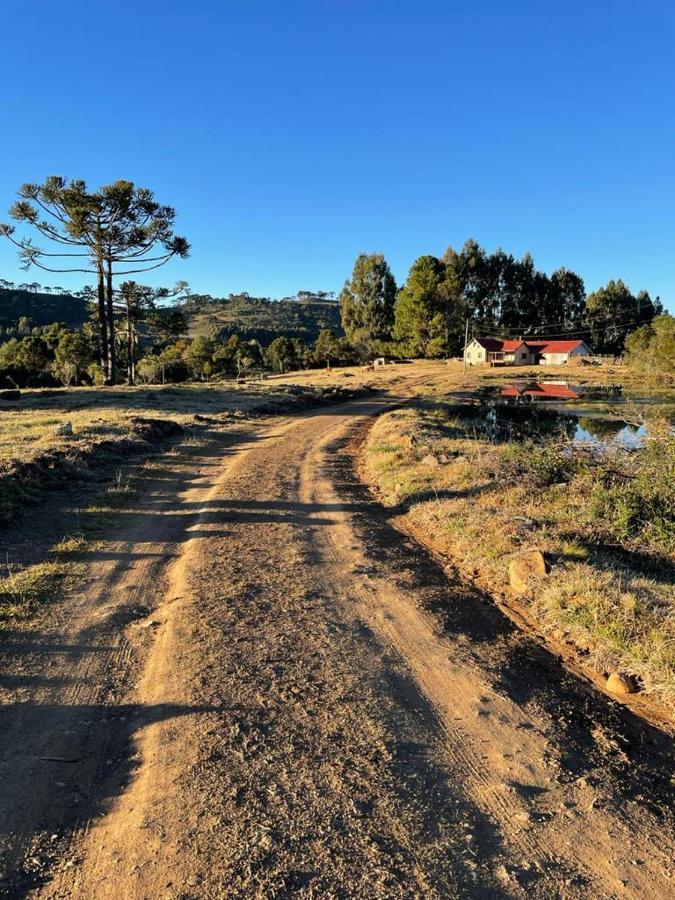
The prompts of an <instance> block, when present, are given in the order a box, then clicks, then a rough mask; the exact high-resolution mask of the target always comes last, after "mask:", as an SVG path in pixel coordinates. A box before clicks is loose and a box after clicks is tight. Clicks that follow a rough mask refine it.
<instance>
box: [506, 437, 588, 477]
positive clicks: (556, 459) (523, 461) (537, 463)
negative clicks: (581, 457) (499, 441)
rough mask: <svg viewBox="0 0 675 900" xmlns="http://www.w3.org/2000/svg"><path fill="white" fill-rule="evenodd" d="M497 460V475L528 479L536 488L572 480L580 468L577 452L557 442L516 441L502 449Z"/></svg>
mask: <svg viewBox="0 0 675 900" xmlns="http://www.w3.org/2000/svg"><path fill="white" fill-rule="evenodd" d="M497 460H498V463H497V467H498V471H497V472H496V473H495V474H496V476H497V477H500V478H504V479H506V480H508V481H511V482H513V481H523V480H524V481H527V482H528V483H529V484H531V485H532V486H534V487H548V486H549V485H551V484H557V483H558V482H564V481H569V480H570V478H571V477H572V476H573V475H574V473H575V471H576V468H577V466H576V462H575V459H574V457H573V455H572V454H571V453H570V452H568V450H567V448H565V447H564V446H563V445H561V444H558V443H555V442H546V443H544V444H537V443H535V442H534V441H532V440H525V441H513V442H512V443H509V444H505V445H504V446H503V447H502V448H501V449H500V453H499V456H498V457H497Z"/></svg>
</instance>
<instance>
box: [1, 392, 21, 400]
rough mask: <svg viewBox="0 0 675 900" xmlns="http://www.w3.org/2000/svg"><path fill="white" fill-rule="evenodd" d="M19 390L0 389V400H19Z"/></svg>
mask: <svg viewBox="0 0 675 900" xmlns="http://www.w3.org/2000/svg"><path fill="white" fill-rule="evenodd" d="M20 399H21V391H0V400H20Z"/></svg>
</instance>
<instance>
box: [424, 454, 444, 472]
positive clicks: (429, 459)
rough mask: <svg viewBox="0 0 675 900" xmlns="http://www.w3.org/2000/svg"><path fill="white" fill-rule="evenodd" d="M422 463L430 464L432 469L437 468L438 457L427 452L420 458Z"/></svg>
mask: <svg viewBox="0 0 675 900" xmlns="http://www.w3.org/2000/svg"><path fill="white" fill-rule="evenodd" d="M422 463H423V464H424V465H425V466H431V467H432V468H433V469H435V468H437V467H438V466H439V465H440V463H439V461H438V459H437V458H436V457H435V456H434V454H433V453H427V455H426V456H425V457H424V458H423V459H422Z"/></svg>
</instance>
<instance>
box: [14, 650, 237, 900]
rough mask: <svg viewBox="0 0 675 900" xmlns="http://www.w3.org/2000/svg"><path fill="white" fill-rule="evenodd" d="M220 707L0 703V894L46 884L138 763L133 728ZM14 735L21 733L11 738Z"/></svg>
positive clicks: (216, 710) (214, 711)
mask: <svg viewBox="0 0 675 900" xmlns="http://www.w3.org/2000/svg"><path fill="white" fill-rule="evenodd" d="M54 652H56V651H54ZM220 712H222V710H221V709H220V708H218V707H214V706H182V705H179V704H171V703H161V704H156V705H152V706H145V705H140V704H122V705H115V704H114V703H111V704H107V703H95V704H91V705H87V704H81V705H79V704H75V705H72V706H66V705H63V704H50V703H32V702H26V703H10V704H6V705H4V706H2V707H0V731H1V732H2V734H3V735H4V746H5V748H6V749H5V752H4V754H3V758H2V770H3V772H4V777H3V790H2V793H1V794H0V848H1V849H0V865H1V867H2V872H1V876H0V892H2V894H3V896H11V897H12V898H24V897H27V896H29V895H30V894H31V893H32V892H34V891H35V890H37V889H38V888H40V887H41V886H43V885H45V884H46V883H48V881H49V880H50V877H51V874H50V868H51V867H50V862H51V860H53V859H56V858H57V856H59V855H60V854H61V853H63V851H64V849H66V848H67V846H68V842H69V840H70V835H71V834H72V833H73V831H74V830H75V829H77V828H82V827H84V826H85V824H86V823H87V822H88V821H89V820H91V819H92V818H99V817H100V816H102V815H103V814H104V813H105V812H106V811H107V810H108V809H109V807H110V805H111V803H112V802H113V801H114V800H115V799H116V798H117V797H118V796H119V795H120V794H121V793H122V792H123V791H124V789H125V787H126V786H127V785H128V784H129V782H130V780H131V778H132V777H133V774H134V771H135V769H136V767H137V765H138V758H137V754H136V751H135V738H136V735H137V734H138V733H139V732H140V731H142V730H143V729H144V728H147V727H148V726H150V725H153V724H155V723H157V722H166V721H168V720H173V719H180V718H182V717H186V716H204V715H211V714H217V713H220ZM37 723H39V727H36V724H37ZM21 735H24V736H27V737H26V739H24V740H23V741H22V740H19V736H21ZM31 738H32V739H31ZM28 786H30V787H29V789H28V790H27V787H28Z"/></svg>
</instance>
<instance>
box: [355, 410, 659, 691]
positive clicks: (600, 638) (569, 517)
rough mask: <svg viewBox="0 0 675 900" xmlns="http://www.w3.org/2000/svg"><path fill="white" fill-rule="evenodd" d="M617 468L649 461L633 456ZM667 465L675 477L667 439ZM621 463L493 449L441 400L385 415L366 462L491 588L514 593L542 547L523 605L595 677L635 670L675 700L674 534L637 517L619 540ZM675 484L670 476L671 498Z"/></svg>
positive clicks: (421, 529) (408, 514)
mask: <svg viewBox="0 0 675 900" xmlns="http://www.w3.org/2000/svg"><path fill="white" fill-rule="evenodd" d="M658 453H660V451H658V452H657V455H658ZM430 455H433V456H434V457H435V458H436V460H437V461H438V463H439V464H438V465H434V464H433V463H430V462H429V456H430ZM425 458H426V460H427V461H426V462H425ZM620 464H621V465H622V467H624V468H625V467H626V466H633V467H634V468H635V469H636V471H639V469H640V467H641V466H646V467H648V466H649V465H651V463H650V462H649V460H647V458H646V457H645V458H644V462H643V461H641V459H640V457H639V456H638V455H635V456H634V457H633V458H632V460H631V461H630V462H627V461H626V460H622V461H621V463H620ZM665 464H666V465H668V466H670V471H671V472H675V442H674V441H673V439H672V438H671V439H670V443H669V444H668V445H667V447H666V449H665ZM615 465H616V461H614V460H608V462H607V463H606V464H605V465H600V466H598V467H595V466H586V465H580V466H578V467H576V466H570V467H569V468H566V463H565V460H564V457H563V459H562V462H561V459H560V457H559V456H558V455H557V450H554V449H553V448H548V449H547V448H538V447H536V446H531V445H529V444H526V445H522V446H517V445H514V444H503V445H493V444H489V443H487V442H486V441H483V440H480V439H476V437H475V435H474V433H473V429H472V427H468V426H467V424H466V423H465V421H464V417H463V416H458V415H456V414H454V413H453V411H452V410H448V408H447V407H442V406H431V407H426V408H421V409H406V410H401V411H397V412H393V413H390V414H387V415H385V416H383V417H382V418H381V419H380V420H379V421H378V422H377V424H376V425H375V427H374V428H373V430H372V432H371V434H370V438H369V441H368V444H367V448H366V453H365V458H364V467H365V474H366V478H367V479H368V480H369V481H370V483H371V484H373V485H375V486H376V487H377V489H378V491H379V493H380V495H381V496H382V497H383V499H384V502H385V503H386V504H387V505H390V506H393V507H396V506H400V508H401V509H402V510H403V511H404V515H405V520H406V521H407V523H408V525H409V526H410V527H411V528H412V529H413V530H415V531H417V532H418V533H420V534H422V535H423V536H424V537H425V538H427V539H428V540H429V541H430V542H431V543H432V544H433V545H434V546H435V547H436V548H437V549H438V550H440V551H441V552H442V553H443V554H445V555H447V556H448V557H450V558H451V559H452V560H453V562H454V563H455V565H456V566H457V567H458V569H459V570H460V572H461V573H462V574H463V575H464V576H465V577H466V578H468V579H471V580H472V581H473V582H474V583H476V584H478V586H480V587H481V588H483V589H484V590H486V591H487V592H489V593H492V594H493V595H495V596H497V597H503V598H510V590H509V574H508V570H509V562H510V560H511V559H513V558H514V556H516V555H518V553H519V552H521V551H522V550H523V549H526V548H529V547H536V548H539V549H541V550H542V551H544V552H545V554H546V555H547V558H548V560H549V561H550V562H552V563H553V566H552V569H551V572H550V574H549V575H548V576H547V577H546V578H545V579H543V580H542V581H541V582H538V583H534V584H532V588H531V592H530V595H529V596H528V597H527V598H526V599H525V600H523V601H522V604H523V608H524V610H525V611H526V613H527V614H528V617H529V618H530V619H532V620H533V621H534V622H535V623H536V624H537V626H538V627H539V628H540V630H541V631H542V633H544V634H548V635H550V636H552V637H554V638H555V639H557V640H558V641H559V640H560V639H562V640H565V641H568V642H572V644H573V645H574V646H575V647H576V648H577V650H578V652H579V653H580V655H581V657H582V658H583V660H584V661H586V662H588V663H590V665H591V667H592V669H594V670H595V671H597V672H598V673H602V674H605V675H606V674H608V673H609V672H611V671H613V670H619V671H621V672H624V673H627V674H630V675H632V676H635V677H636V678H637V679H638V681H639V683H640V685H641V687H642V689H643V691H645V692H647V693H650V694H652V695H654V696H656V697H658V698H659V699H660V700H662V701H666V702H668V703H670V704H673V703H675V600H674V591H673V586H674V585H675V568H674V567H673V564H674V563H675V532H673V531H672V530H671V531H670V532H668V531H667V528H668V526H667V523H666V533H664V532H662V531H659V530H658V528H657V529H656V530H655V529H654V528H652V527H651V524H650V523H647V524H644V523H641V522H637V523H635V524H634V526H633V528H632V533H629V534H627V535H625V536H619V535H617V533H616V528H617V527H618V525H617V523H618V521H619V519H618V518H617V515H616V506H617V505H618V506H619V507H620V506H621V504H622V503H624V505H625V504H626V503H628V502H629V500H630V498H626V497H625V496H624V494H625V492H626V491H631V490H632V491H633V492H635V491H634V489H633V488H630V487H622V486H621V485H620V484H617V485H614V486H613V487H612V488H611V489H610V490H609V497H610V498H611V499H612V503H613V504H614V507H613V508H610V509H608V510H606V511H605V510H603V503H602V502H601V501H602V500H603V491H605V488H604V487H603V484H604V483H605V482H606V478H607V470H608V469H610V468H611V467H614V466H615ZM660 466H661V464H658V465H657V467H656V468H655V469H654V470H653V471H652V472H650V471H647V472H646V477H645V481H646V482H647V483H649V484H651V483H652V482H653V481H654V480H655V479H657V480H658V478H659V477H660V476H658V475H655V474H654V473H655V472H659V471H660V470H661V468H660ZM610 477H611V476H610ZM670 480H671V479H670V478H669V476H668V474H667V473H664V474H663V478H662V483H661V485H660V487H661V489H662V491H665V493H666V494H668V492H669V491H670V488H669V487H668V483H669V481H670ZM624 481H625V480H624ZM627 484H628V485H634V484H636V481H635V479H628V480H627ZM673 491H675V488H673ZM673 491H670V494H668V496H670V501H669V502H670V503H672V502H674V501H673V496H671V494H672V493H673ZM604 499H605V500H606V499H607V497H606V495H605V496H604ZM596 500H597V502H595V501H596ZM658 503H660V504H661V507H663V504H664V499H663V497H659V498H658ZM509 602H512V601H510V600H509Z"/></svg>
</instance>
